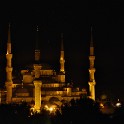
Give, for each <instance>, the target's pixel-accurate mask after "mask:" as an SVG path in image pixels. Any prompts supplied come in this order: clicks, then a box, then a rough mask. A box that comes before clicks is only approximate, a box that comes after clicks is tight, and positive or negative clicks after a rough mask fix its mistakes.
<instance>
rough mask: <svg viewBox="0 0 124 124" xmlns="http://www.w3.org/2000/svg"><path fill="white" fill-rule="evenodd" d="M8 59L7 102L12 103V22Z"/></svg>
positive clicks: (8, 42)
mask: <svg viewBox="0 0 124 124" xmlns="http://www.w3.org/2000/svg"><path fill="white" fill-rule="evenodd" d="M6 59H7V65H6V82H5V86H6V90H7V95H6V103H10V102H11V99H12V85H13V81H12V70H13V68H12V62H11V60H12V53H11V36H10V24H9V30H8V41H7V53H6Z"/></svg>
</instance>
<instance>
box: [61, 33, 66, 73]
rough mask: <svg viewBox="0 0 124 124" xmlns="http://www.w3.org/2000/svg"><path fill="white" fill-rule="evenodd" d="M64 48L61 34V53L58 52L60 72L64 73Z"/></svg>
mask: <svg viewBox="0 0 124 124" xmlns="http://www.w3.org/2000/svg"><path fill="white" fill-rule="evenodd" d="M64 63H65V60H64V46H63V33H61V52H60V72H63V73H65V68H64Z"/></svg>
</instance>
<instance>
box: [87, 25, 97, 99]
mask: <svg viewBox="0 0 124 124" xmlns="http://www.w3.org/2000/svg"><path fill="white" fill-rule="evenodd" d="M89 61H90V68H89V77H90V78H89V92H90V97H91V98H92V99H93V100H95V84H96V82H95V77H94V73H95V71H96V69H95V68H94V61H95V56H94V46H93V36H92V27H91V40H90V55H89Z"/></svg>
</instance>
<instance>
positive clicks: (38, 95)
mask: <svg viewBox="0 0 124 124" xmlns="http://www.w3.org/2000/svg"><path fill="white" fill-rule="evenodd" d="M38 32H39V30H38V27H37V33H38ZM37 39H38V38H37ZM11 45H12V44H11V31H10V25H9V29H8V41H7V52H6V81H5V91H6V92H5V96H6V97H5V102H6V103H13V102H15V103H19V102H21V101H26V102H28V103H34V108H35V109H36V110H37V111H39V110H40V109H41V108H42V107H43V106H44V105H46V104H49V103H52V104H56V105H58V106H60V105H61V104H62V103H63V102H66V101H70V100H71V99H79V98H80V97H81V96H87V90H86V89H84V88H83V89H81V90H79V88H74V87H73V85H72V84H71V83H68V82H66V77H65V76H66V73H65V57H64V44H63V35H61V49H60V59H59V60H60V61H59V63H60V69H59V72H57V71H55V70H54V69H52V68H51V67H50V66H49V65H48V64H46V63H45V64H44V63H41V62H40V49H39V48H38V40H37V41H36V47H35V52H34V58H35V62H34V63H33V64H31V65H29V66H28V68H26V69H25V68H24V69H22V70H21V71H20V74H21V78H20V79H18V80H16V79H14V78H13V74H12V72H13V67H12V58H13V54H12V52H11ZM94 61H95V55H94V46H93V38H92V31H91V43H90V55H89V62H90V65H89V82H88V84H89V96H88V97H90V98H91V99H93V100H95V84H96V82H95V77H94V73H95V67H94ZM2 91H3V90H1V93H0V96H1V99H0V102H1V101H2ZM1 103H2V102H1Z"/></svg>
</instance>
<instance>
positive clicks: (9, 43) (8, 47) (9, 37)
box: [7, 23, 11, 54]
mask: <svg viewBox="0 0 124 124" xmlns="http://www.w3.org/2000/svg"><path fill="white" fill-rule="evenodd" d="M9 53H11V33H10V23H9V27H8V41H7V54H9Z"/></svg>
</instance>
